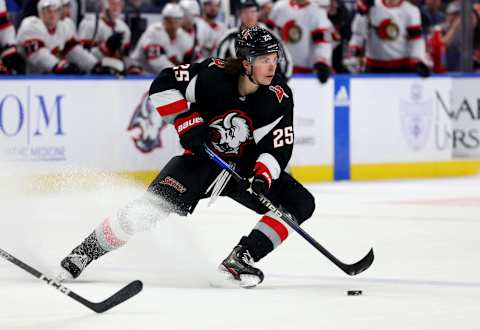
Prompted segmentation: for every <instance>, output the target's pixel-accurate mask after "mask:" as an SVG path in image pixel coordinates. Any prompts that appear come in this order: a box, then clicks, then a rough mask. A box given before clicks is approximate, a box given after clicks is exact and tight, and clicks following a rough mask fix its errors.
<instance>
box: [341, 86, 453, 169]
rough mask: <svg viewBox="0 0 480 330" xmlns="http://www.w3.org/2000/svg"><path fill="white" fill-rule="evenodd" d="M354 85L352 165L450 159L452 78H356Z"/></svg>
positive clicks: (352, 88) (352, 92)
mask: <svg viewBox="0 0 480 330" xmlns="http://www.w3.org/2000/svg"><path fill="white" fill-rule="evenodd" d="M350 84H351V100H350V102H351V103H350V147H351V163H352V164H358V163H409V162H410V163H414V162H432V161H439V160H449V159H451V157H452V144H451V141H450V136H451V122H450V118H449V115H448V111H449V104H450V102H451V99H450V97H451V90H452V80H451V78H429V79H420V78H406V77H397V78H396V79H385V78H352V79H351V82H350Z"/></svg>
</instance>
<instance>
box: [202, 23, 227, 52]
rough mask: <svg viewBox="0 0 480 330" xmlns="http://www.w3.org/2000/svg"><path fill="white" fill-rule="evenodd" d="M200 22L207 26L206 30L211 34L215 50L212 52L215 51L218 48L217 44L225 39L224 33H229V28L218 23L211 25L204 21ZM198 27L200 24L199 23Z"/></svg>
mask: <svg viewBox="0 0 480 330" xmlns="http://www.w3.org/2000/svg"><path fill="white" fill-rule="evenodd" d="M200 20H202V21H203V22H204V23H205V24H206V25H205V28H207V29H208V30H210V32H209V33H211V35H212V39H213V48H212V51H213V49H215V48H216V47H217V44H218V42H219V41H220V39H221V38H222V37H223V35H224V33H225V32H227V26H226V25H225V24H223V23H221V22H217V21H215V22H212V23H210V22H207V21H206V20H204V19H200ZM197 25H199V24H198V23H197Z"/></svg>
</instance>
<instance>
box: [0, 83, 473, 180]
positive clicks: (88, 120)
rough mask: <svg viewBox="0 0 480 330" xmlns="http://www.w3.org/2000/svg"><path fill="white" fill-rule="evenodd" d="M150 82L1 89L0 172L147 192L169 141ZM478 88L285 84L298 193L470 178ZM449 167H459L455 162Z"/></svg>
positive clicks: (175, 147) (172, 135) (172, 140)
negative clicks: (126, 185)
mask: <svg viewBox="0 0 480 330" xmlns="http://www.w3.org/2000/svg"><path fill="white" fill-rule="evenodd" d="M150 82H151V77H148V78H146V77H137V78H126V79H120V80H118V79H109V78H89V77H80V78H78V79H77V78H75V79H72V78H65V77H64V78H62V77H52V76H45V77H33V78H15V77H9V78H8V77H7V78H2V79H0V162H8V164H21V166H26V167H27V168H28V171H29V172H30V173H32V174H39V175H55V174H56V173H58V172H59V171H61V170H63V169H65V168H81V169H89V170H93V171H102V172H105V171H106V172H114V173H119V174H127V175H132V176H134V177H136V178H141V179H142V181H144V182H148V181H149V180H151V179H152V178H153V176H154V175H155V174H156V173H157V172H158V171H160V170H161V168H162V167H163V166H164V165H165V163H166V162H167V161H168V159H170V158H171V157H172V156H173V155H177V154H181V153H182V149H181V147H180V145H179V143H178V138H177V136H176V132H175V130H174V129H173V127H171V126H170V125H167V124H166V123H165V122H163V120H162V119H161V118H160V117H159V116H158V114H157V113H156V112H155V111H154V109H152V107H151V106H150V105H149V103H148V102H147V99H146V97H145V96H146V93H147V91H148V87H149V85H150ZM479 84H480V77H476V76H437V77H432V78H428V79H421V78H417V77H414V76H398V75H391V76H386V75H375V76H361V75H357V76H348V75H337V76H336V77H335V78H334V79H330V80H329V82H328V83H327V84H325V85H320V84H319V83H318V81H317V80H316V79H315V77H313V76H308V75H307V76H296V77H295V78H293V79H292V80H290V82H289V85H290V86H291V88H292V90H293V94H294V95H293V96H294V102H295V122H294V126H295V141H296V142H295V148H294V154H293V157H292V160H291V162H290V166H289V168H290V171H291V172H292V173H293V175H294V176H296V177H297V178H299V179H300V180H301V181H325V180H349V179H351V180H361V179H382V178H410V177H412V178H413V177H430V176H441V175H466V174H474V173H476V171H477V170H478V168H480V161H477V160H476V158H478V157H479V155H480V132H479V131H480V124H479V117H480V95H479V94H480V91H479V88H475V86H479ZM457 156H460V157H462V158H458V157H457Z"/></svg>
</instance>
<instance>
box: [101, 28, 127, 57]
mask: <svg viewBox="0 0 480 330" xmlns="http://www.w3.org/2000/svg"><path fill="white" fill-rule="evenodd" d="M122 43H123V33H120V32H113V33H112V35H111V36H110V37H108V39H107V42H106V43H105V45H106V46H107V49H108V51H109V52H110V54H115V53H117V52H118V51H120V49H121V48H122Z"/></svg>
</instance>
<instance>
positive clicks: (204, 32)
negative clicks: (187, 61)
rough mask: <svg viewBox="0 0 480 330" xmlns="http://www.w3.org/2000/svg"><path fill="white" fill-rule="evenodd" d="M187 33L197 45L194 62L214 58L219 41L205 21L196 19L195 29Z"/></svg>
mask: <svg viewBox="0 0 480 330" xmlns="http://www.w3.org/2000/svg"><path fill="white" fill-rule="evenodd" d="M186 32H187V33H188V34H189V35H190V36H191V37H192V38H193V41H194V44H195V47H194V57H193V62H201V61H203V60H204V59H206V58H208V57H211V56H212V54H213V50H214V48H215V46H216V43H217V42H218V41H219V39H218V38H217V35H216V33H215V32H214V30H213V29H212V28H211V27H210V25H208V23H207V22H205V20H203V19H202V18H200V17H195V19H194V27H193V29H192V30H190V31H186ZM216 38H217V39H216Z"/></svg>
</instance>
